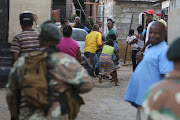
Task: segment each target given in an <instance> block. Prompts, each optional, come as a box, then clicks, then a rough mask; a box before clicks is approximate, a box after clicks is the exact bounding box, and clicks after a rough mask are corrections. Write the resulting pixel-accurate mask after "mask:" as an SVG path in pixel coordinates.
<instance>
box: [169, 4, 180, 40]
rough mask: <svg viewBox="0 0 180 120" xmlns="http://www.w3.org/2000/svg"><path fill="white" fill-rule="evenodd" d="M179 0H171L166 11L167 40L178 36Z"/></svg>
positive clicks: (179, 25)
mask: <svg viewBox="0 0 180 120" xmlns="http://www.w3.org/2000/svg"><path fill="white" fill-rule="evenodd" d="M179 20H180V0H171V1H170V5H169V11H168V41H169V43H172V42H173V41H174V39H175V38H177V37H180V30H179V28H180V22H179Z"/></svg>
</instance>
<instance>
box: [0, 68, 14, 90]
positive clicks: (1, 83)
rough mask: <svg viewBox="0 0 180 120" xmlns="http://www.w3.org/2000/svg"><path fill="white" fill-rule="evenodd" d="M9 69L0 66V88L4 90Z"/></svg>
mask: <svg viewBox="0 0 180 120" xmlns="http://www.w3.org/2000/svg"><path fill="white" fill-rule="evenodd" d="M10 69H11V68H10V67H3V66H0V88H4V87H5V86H6V84H7V82H8V77H9V72H10Z"/></svg>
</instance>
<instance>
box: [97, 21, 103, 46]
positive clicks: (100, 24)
mask: <svg viewBox="0 0 180 120" xmlns="http://www.w3.org/2000/svg"><path fill="white" fill-rule="evenodd" d="M96 24H98V25H99V32H100V33H101V35H102V43H103V42H104V41H105V35H104V33H103V30H102V21H101V20H97V21H96Z"/></svg>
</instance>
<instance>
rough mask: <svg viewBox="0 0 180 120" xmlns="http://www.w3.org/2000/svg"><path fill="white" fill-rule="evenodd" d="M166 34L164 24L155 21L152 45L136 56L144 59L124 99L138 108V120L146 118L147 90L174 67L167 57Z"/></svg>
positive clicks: (151, 35) (151, 34)
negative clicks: (143, 108) (145, 100)
mask: <svg viewBox="0 0 180 120" xmlns="http://www.w3.org/2000/svg"><path fill="white" fill-rule="evenodd" d="M164 34H165V26H164V24H162V23H161V22H154V23H153V24H152V25H151V27H150V32H149V43H150V45H148V46H147V47H146V50H145V52H144V54H143V53H139V55H137V57H136V58H137V60H138V61H141V60H142V61H141V62H140V63H139V65H138V66H137V68H136V69H135V71H134V73H133V75H132V76H131V78H130V81H129V84H128V87H127V90H126V94H125V97H124V100H125V101H128V102H130V103H131V104H132V105H133V106H135V107H136V108H137V110H138V112H137V120H144V119H145V116H144V114H143V110H142V102H143V100H144V97H145V93H146V91H147V90H148V89H149V88H150V87H151V86H152V85H154V84H155V83H157V82H159V81H160V80H161V79H162V78H163V77H164V75H165V74H167V73H168V72H169V71H171V70H172V69H173V65H172V63H171V62H169V61H168V59H167V57H166V54H167V50H168V46H167V44H166V42H165V41H164Z"/></svg>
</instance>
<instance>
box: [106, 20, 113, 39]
mask: <svg viewBox="0 0 180 120" xmlns="http://www.w3.org/2000/svg"><path fill="white" fill-rule="evenodd" d="M113 26H114V22H113V21H112V20H108V22H107V27H108V30H109V31H108V33H107V35H106V41H108V39H109V35H110V34H115V31H114V30H113Z"/></svg>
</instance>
